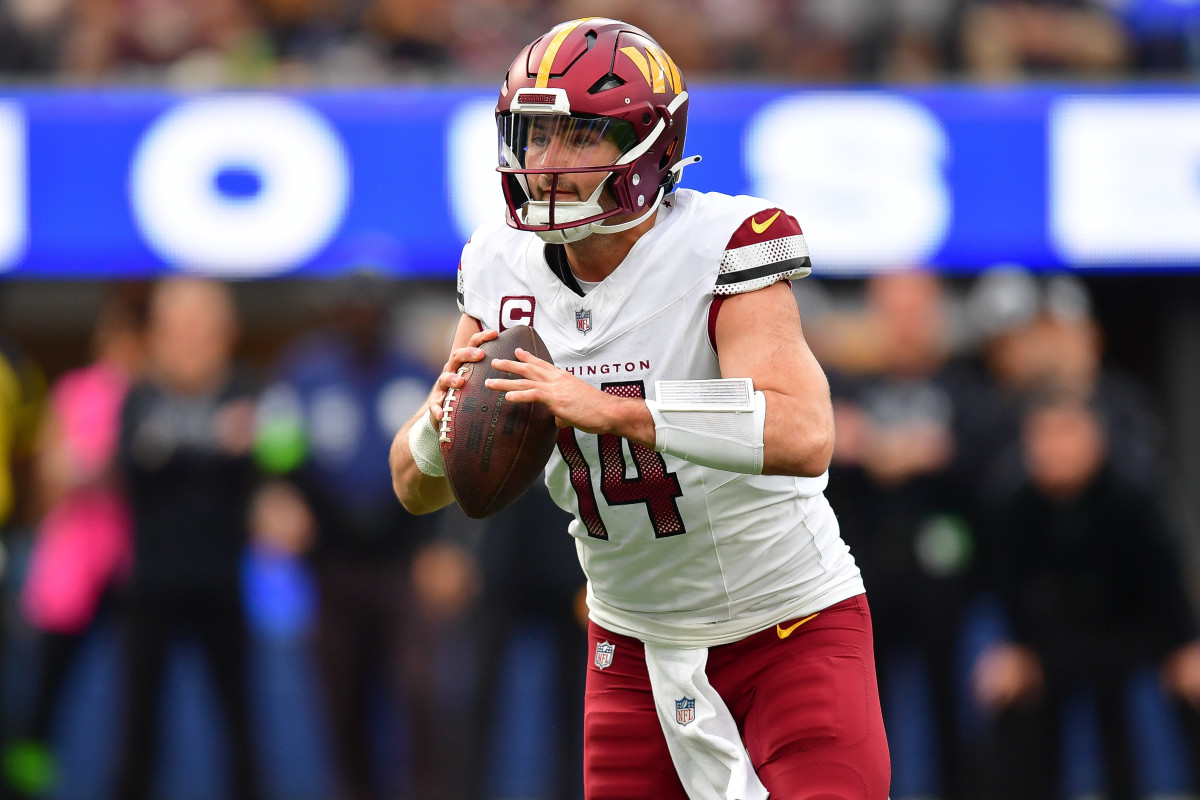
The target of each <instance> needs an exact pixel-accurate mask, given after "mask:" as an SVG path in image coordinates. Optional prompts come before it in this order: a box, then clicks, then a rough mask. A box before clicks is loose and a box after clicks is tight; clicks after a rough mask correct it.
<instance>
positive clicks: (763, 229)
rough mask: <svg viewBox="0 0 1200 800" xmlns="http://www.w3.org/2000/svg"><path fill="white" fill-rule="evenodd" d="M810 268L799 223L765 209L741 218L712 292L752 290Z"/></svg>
mask: <svg viewBox="0 0 1200 800" xmlns="http://www.w3.org/2000/svg"><path fill="white" fill-rule="evenodd" d="M811 271H812V262H811V261H810V259H809V255H808V243H807V242H806V241H805V240H804V231H802V230H801V229H800V224H799V223H797V222H796V220H795V218H794V217H792V216H791V215H789V214H785V213H783V211H782V210H781V209H778V208H768V209H767V210H765V211H759V212H758V213H757V214H752V215H751V216H750V217H749V218H748V219H746V220H743V222H742V224H741V225H739V226H738V228H737V230H735V231H734V232H733V236H731V237H730V238H729V244H728V245H726V246H725V252H724V254H723V255H722V257H721V269H720V272H719V273H718V275H717V280H716V284H715V285H714V286H713V293H714V294H718V295H729V294H740V293H742V292H751V291H754V290H755V289H762V288H764V287H767V286H770V285H771V284H772V283H775V282H776V281H779V280H791V279H794V278H803V277H805V276H806V275H808V274H809V273H810V272H811Z"/></svg>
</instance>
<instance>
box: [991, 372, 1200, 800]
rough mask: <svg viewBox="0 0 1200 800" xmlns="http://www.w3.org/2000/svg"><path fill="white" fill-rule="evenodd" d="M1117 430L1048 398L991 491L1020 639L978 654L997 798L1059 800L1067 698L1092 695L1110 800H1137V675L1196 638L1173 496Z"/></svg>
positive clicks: (1082, 406)
mask: <svg viewBox="0 0 1200 800" xmlns="http://www.w3.org/2000/svg"><path fill="white" fill-rule="evenodd" d="M1107 429H1108V428H1107V426H1106V424H1105V422H1104V420H1103V417H1102V412H1101V410H1100V409H1099V408H1098V407H1097V406H1095V405H1094V404H1089V402H1088V400H1087V398H1086V397H1080V396H1079V395H1078V394H1074V393H1069V392H1065V391H1064V390H1062V389H1052V390H1050V392H1049V393H1048V394H1045V395H1039V396H1037V398H1036V399H1035V400H1033V401H1031V405H1030V407H1029V409H1028V411H1027V412H1026V413H1025V415H1024V416H1023V420H1022V424H1021V438H1020V456H1021V457H1020V459H1019V461H1018V460H1012V461H1007V462H1004V463H1003V464H1002V467H1001V471H1000V473H999V474H998V475H997V476H996V478H995V481H994V482H993V484H992V485H993V486H994V487H995V492H994V495H993V497H992V503H991V505H990V513H989V515H988V519H989V521H990V522H991V523H992V526H993V543H994V547H995V563H994V564H993V567H994V570H995V585H996V589H997V591H998V593H999V596H1000V598H1001V600H1002V602H1003V606H1004V609H1005V612H1006V615H1007V618H1008V622H1009V625H1010V628H1011V633H1010V638H1009V639H1008V640H1007V641H1002V642H999V643H996V644H994V645H993V646H991V647H990V648H989V649H988V650H986V651H985V652H984V653H983V655H982V656H981V657H980V659H979V661H978V662H977V664H976V665H975V668H974V690H975V694H976V697H977V699H978V700H979V702H980V703H981V705H982V706H984V707H985V708H987V709H988V710H990V711H991V712H993V713H994V715H995V716H994V719H993V722H994V736H995V746H994V747H993V748H992V750H991V752H992V753H993V755H994V764H993V765H992V766H993V771H992V773H991V775H990V776H989V777H990V780H989V781H988V783H989V785H991V786H992V787H993V789H994V796H995V797H996V798H998V800H999V798H1005V799H1007V798H1012V797H1026V798H1030V800H1041V798H1055V797H1058V796H1059V792H1060V784H1061V781H1060V775H1061V773H1060V765H1061V751H1060V748H1059V742H1060V731H1061V724H1062V716H1063V713H1062V712H1063V703H1064V700H1065V698H1067V697H1068V696H1069V695H1071V694H1072V693H1075V692H1078V691H1081V690H1084V691H1088V692H1091V693H1092V694H1093V696H1094V698H1095V701H1096V708H1097V711H1098V724H1099V729H1100V738H1101V742H1102V745H1103V749H1104V759H1103V762H1104V765H1105V768H1106V773H1107V787H1106V788H1107V793H1106V796H1107V797H1109V798H1110V799H1111V800H1132V798H1133V797H1134V796H1135V775H1134V766H1133V759H1132V754H1131V752H1130V748H1129V735H1130V734H1129V730H1130V728H1129V721H1128V709H1127V707H1126V697H1127V694H1128V692H1127V690H1128V682H1129V677H1130V675H1131V673H1132V672H1133V670H1135V669H1136V668H1138V667H1139V666H1143V665H1146V664H1157V663H1160V662H1161V661H1162V659H1164V658H1165V657H1167V656H1168V655H1169V654H1171V653H1175V654H1180V653H1184V652H1185V646H1186V645H1187V644H1188V643H1189V642H1190V641H1192V640H1193V639H1194V637H1195V633H1196V632H1195V627H1194V621H1193V618H1192V611H1191V607H1190V605H1189V602H1188V599H1187V597H1186V594H1185V591H1184V587H1183V582H1182V578H1181V570H1180V563H1179V557H1178V554H1177V544H1178V543H1177V542H1176V540H1175V534H1174V532H1173V530H1172V526H1171V524H1170V522H1169V516H1168V514H1167V512H1166V509H1165V507H1164V506H1165V498H1164V496H1163V490H1162V489H1161V488H1160V487H1159V486H1157V485H1155V484H1153V483H1149V482H1146V481H1145V480H1143V479H1142V477H1141V476H1136V474H1135V473H1132V472H1130V470H1129V469H1128V466H1129V465H1128V464H1125V463H1123V462H1122V461H1121V460H1120V459H1119V458H1118V457H1116V454H1115V452H1114V451H1113V450H1111V449H1110V448H1109V446H1108V440H1107V436H1106V433H1105V432H1106V430H1107ZM1193 691H1194V689H1193Z"/></svg>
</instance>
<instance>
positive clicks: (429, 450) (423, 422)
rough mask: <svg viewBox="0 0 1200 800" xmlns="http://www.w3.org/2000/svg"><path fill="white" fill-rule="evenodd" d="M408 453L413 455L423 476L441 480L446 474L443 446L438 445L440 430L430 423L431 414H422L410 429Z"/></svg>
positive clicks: (414, 461)
mask: <svg viewBox="0 0 1200 800" xmlns="http://www.w3.org/2000/svg"><path fill="white" fill-rule="evenodd" d="M408 451H409V452H410V453H412V457H413V463H415V464H416V465H417V469H419V470H421V472H422V474H425V475H428V476H429V477H431V478H440V477H442V476H443V475H445V474H446V467H445V464H443V462H442V446H441V445H440V444H438V430H437V428H435V427H433V423H432V422H430V421H429V414H422V415H421V419H419V420H417V421H416V422H414V423H413V425H412V427H411V428H409V430H408Z"/></svg>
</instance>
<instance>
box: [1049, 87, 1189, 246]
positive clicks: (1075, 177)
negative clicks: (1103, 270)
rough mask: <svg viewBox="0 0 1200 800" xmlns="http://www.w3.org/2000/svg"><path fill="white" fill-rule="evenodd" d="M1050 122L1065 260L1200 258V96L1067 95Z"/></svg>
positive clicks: (1054, 231)
mask: <svg viewBox="0 0 1200 800" xmlns="http://www.w3.org/2000/svg"><path fill="white" fill-rule="evenodd" d="M1049 130H1050V143H1049V152H1050V167H1049V172H1050V175H1049V186H1050V204H1049V205H1050V224H1049V228H1050V236H1051V240H1052V242H1053V244H1054V247H1055V249H1056V250H1057V251H1058V254H1059V255H1060V256H1061V257H1062V259H1063V260H1064V261H1066V262H1067V263H1069V264H1091V265H1103V264H1104V263H1106V262H1107V263H1113V262H1115V263H1118V264H1130V263H1132V264H1138V263H1144V262H1146V261H1153V262H1177V263H1183V262H1186V263H1191V264H1196V263H1200V100H1198V99H1195V98H1189V97H1165V96H1159V97H1103V98H1100V97H1072V98H1066V99H1063V100H1060V101H1059V102H1057V103H1055V105H1054V106H1053V108H1052V109H1051V111H1050V122H1049Z"/></svg>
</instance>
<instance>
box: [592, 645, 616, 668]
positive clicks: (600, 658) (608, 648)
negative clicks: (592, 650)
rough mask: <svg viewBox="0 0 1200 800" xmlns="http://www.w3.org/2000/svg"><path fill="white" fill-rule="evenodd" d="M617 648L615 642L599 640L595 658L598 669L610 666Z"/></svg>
mask: <svg viewBox="0 0 1200 800" xmlns="http://www.w3.org/2000/svg"><path fill="white" fill-rule="evenodd" d="M616 650H617V646H616V645H615V644H609V643H608V642H597V643H596V658H595V660H594V663H595V665H596V667H597V668H598V669H604V668H605V667H607V666H610V665H611V664H612V660H613V653H615V652H616Z"/></svg>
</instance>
